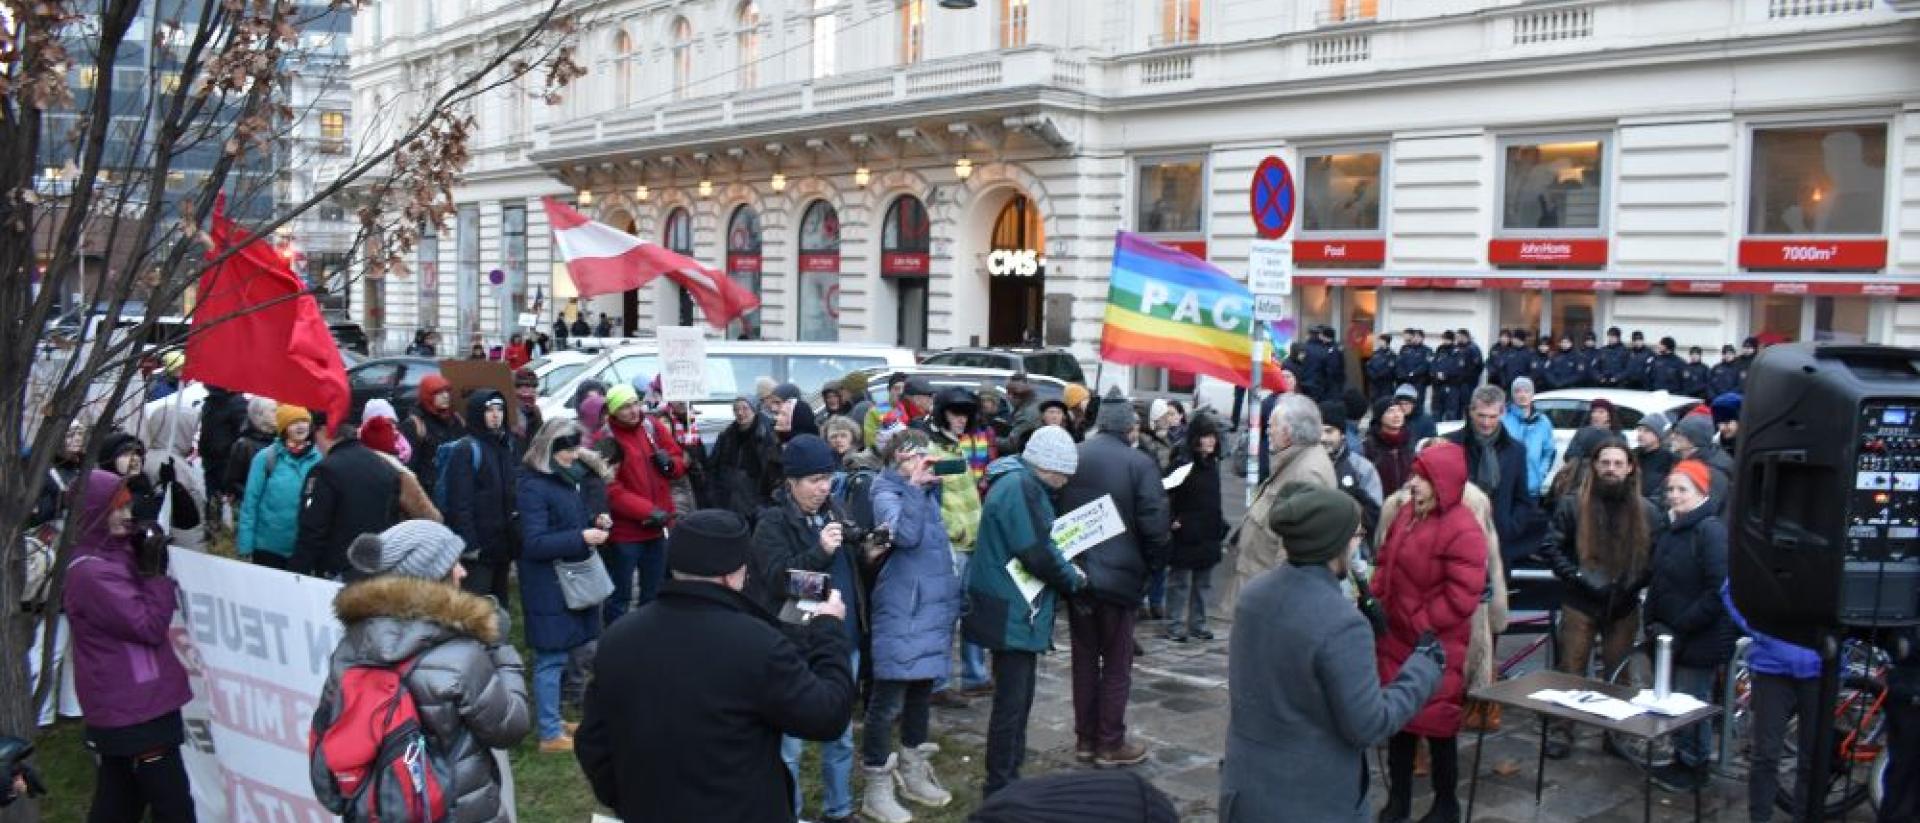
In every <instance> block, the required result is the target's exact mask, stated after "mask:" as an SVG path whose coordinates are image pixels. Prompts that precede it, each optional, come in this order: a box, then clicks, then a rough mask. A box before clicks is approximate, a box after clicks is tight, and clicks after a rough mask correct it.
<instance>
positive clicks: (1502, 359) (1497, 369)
mask: <svg viewBox="0 0 1920 823" xmlns="http://www.w3.org/2000/svg"><path fill="white" fill-rule="evenodd" d="M1512 348H1513V329H1501V330H1500V336H1499V337H1498V338H1496V339H1495V340H1494V343H1493V348H1491V349H1488V350H1487V382H1489V383H1492V384H1493V385H1496V386H1504V385H1506V379H1507V352H1508V351H1509V350H1511V349H1512Z"/></svg>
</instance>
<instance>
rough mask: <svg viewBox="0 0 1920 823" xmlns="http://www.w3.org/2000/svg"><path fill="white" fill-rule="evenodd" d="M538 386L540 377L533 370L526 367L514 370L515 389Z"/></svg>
mask: <svg viewBox="0 0 1920 823" xmlns="http://www.w3.org/2000/svg"><path fill="white" fill-rule="evenodd" d="M538 385H540V375H537V374H534V373H533V369H531V368H528V367H526V366H521V367H520V368H518V369H515V370H514V372H513V387H514V388H516V389H517V388H520V387H522V386H538Z"/></svg>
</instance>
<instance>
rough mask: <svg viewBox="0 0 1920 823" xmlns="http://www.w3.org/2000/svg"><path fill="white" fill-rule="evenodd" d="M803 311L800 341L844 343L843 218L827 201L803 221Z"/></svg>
mask: <svg viewBox="0 0 1920 823" xmlns="http://www.w3.org/2000/svg"><path fill="white" fill-rule="evenodd" d="M799 308H800V323H799V332H800V333H799V334H798V335H797V339H800V340H819V341H834V340H838V339H840V329H839V317H840V214H839V213H838V212H836V211H834V208H833V206H832V204H830V203H827V202H826V201H824V200H816V201H814V202H813V204H812V205H810V206H808V207H807V210H806V212H805V213H804V214H803V216H802V217H801V218H800V307H799Z"/></svg>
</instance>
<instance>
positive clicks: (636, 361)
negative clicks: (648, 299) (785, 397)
mask: <svg viewBox="0 0 1920 823" xmlns="http://www.w3.org/2000/svg"><path fill="white" fill-rule="evenodd" d="M912 365H914V362H913V352H912V351H910V350H908V349H903V348H898V347H894V346H881V345H875V344H871V343H799V342H788V341H774V340H709V341H707V368H706V379H707V397H706V399H705V400H701V401H695V402H694V404H693V411H694V419H695V420H696V422H697V423H698V425H699V428H700V435H701V437H702V438H703V439H705V440H707V441H708V442H712V440H713V439H714V438H717V437H719V435H720V431H721V430H722V429H724V428H726V426H727V422H728V421H729V420H731V419H733V411H732V408H731V407H732V404H733V399H734V398H735V397H751V396H752V395H753V393H754V382H755V381H756V380H758V379H759V378H761V377H771V378H773V379H774V380H776V381H779V382H783V383H785V382H790V383H793V384H795V385H797V386H800V387H801V388H802V389H803V390H805V391H806V392H807V394H808V395H809V397H817V396H818V394H819V391H820V388H821V387H822V386H824V385H826V384H827V383H828V382H829V381H834V380H839V379H840V378H842V377H845V376H847V375H848V374H851V373H853V372H855V371H858V370H860V369H865V368H884V369H895V368H904V367H907V366H912ZM659 372H660V355H659V344H658V343H657V342H655V341H652V340H636V341H633V342H631V343H628V344H626V345H622V346H619V347H616V348H613V349H610V350H608V351H605V352H601V353H600V354H598V355H595V356H594V357H593V359H592V360H591V361H589V362H588V363H587V365H586V366H585V367H583V368H582V369H581V370H580V371H579V373H577V374H575V375H574V376H573V377H572V378H571V379H568V380H566V381H565V382H563V383H561V384H560V385H559V386H558V387H557V388H556V389H555V390H553V391H552V392H550V393H543V395H542V398H541V400H540V412H541V413H542V414H544V415H545V416H546V418H547V419H548V420H552V419H555V418H558V417H573V416H574V413H575V412H574V409H573V395H574V393H575V391H576V390H577V388H578V387H579V385H580V384H581V383H582V382H584V381H587V380H598V381H600V382H601V383H604V384H606V385H608V386H613V385H617V384H620V383H633V382H635V381H636V380H638V381H639V383H640V384H641V385H645V384H646V383H648V382H650V381H652V379H653V376H654V375H656V374H659Z"/></svg>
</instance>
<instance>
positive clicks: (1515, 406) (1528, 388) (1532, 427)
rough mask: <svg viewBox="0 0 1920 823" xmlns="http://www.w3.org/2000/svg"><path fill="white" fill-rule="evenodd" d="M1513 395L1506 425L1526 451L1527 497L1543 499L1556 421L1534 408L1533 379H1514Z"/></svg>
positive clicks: (1551, 464) (1552, 458)
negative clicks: (1554, 422) (1528, 495)
mask: <svg viewBox="0 0 1920 823" xmlns="http://www.w3.org/2000/svg"><path fill="white" fill-rule="evenodd" d="M1511 396H1512V398H1513V403H1512V404H1511V405H1509V406H1508V407H1507V416H1506V417H1505V418H1504V420H1503V422H1505V423H1506V426H1507V434H1509V435H1512V436H1513V439H1515V440H1518V441H1520V445H1521V447H1523V448H1525V449H1526V452H1527V494H1530V495H1532V496H1534V497H1539V496H1540V492H1541V490H1542V489H1545V488H1546V486H1547V472H1549V471H1551V470H1552V469H1553V460H1554V457H1555V454H1554V451H1555V447H1554V443H1553V421H1552V420H1548V419H1547V416H1546V415H1544V414H1541V413H1540V412H1538V411H1536V410H1535V409H1534V408H1533V380H1532V378H1527V377H1516V378H1514V381H1513V392H1512V395H1511Z"/></svg>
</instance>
